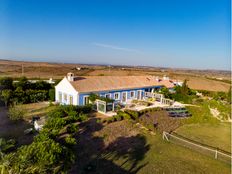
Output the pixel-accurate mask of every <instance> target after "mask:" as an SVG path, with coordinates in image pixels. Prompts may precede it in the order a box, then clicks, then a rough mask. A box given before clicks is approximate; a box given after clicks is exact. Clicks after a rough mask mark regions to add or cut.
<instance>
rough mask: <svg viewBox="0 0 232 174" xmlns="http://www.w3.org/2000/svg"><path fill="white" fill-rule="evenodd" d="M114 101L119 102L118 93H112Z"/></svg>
mask: <svg viewBox="0 0 232 174" xmlns="http://www.w3.org/2000/svg"><path fill="white" fill-rule="evenodd" d="M114 99H115V100H119V92H117V93H114Z"/></svg>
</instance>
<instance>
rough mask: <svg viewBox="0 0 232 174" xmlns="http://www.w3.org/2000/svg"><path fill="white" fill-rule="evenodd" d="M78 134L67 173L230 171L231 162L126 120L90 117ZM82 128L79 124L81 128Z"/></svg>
mask: <svg viewBox="0 0 232 174" xmlns="http://www.w3.org/2000/svg"><path fill="white" fill-rule="evenodd" d="M82 126H83V128H84V127H86V126H87V127H88V130H87V129H83V131H82V132H81V133H80V134H79V135H78V140H79V141H78V144H77V147H76V148H77V149H76V150H77V153H78V154H77V159H82V160H78V161H77V162H76V164H75V165H74V167H73V168H72V170H71V171H70V173H75V172H77V170H81V172H80V173H85V172H86V171H88V173H111V172H112V171H114V173H138V174H145V173H223V174H226V173H230V165H229V164H226V163H223V162H221V161H217V160H215V159H213V158H210V157H208V156H204V155H202V154H200V153H198V152H195V151H191V150H189V149H187V148H184V147H181V146H178V145H175V144H172V143H169V142H166V141H164V140H163V139H162V137H161V135H160V134H156V135H151V134H150V133H149V132H147V131H144V130H141V129H139V128H138V127H136V126H135V125H134V124H133V123H131V122H129V121H126V120H124V121H119V122H114V123H111V124H108V125H105V126H103V125H102V124H101V123H99V122H97V121H96V120H94V119H91V120H90V121H88V122H87V123H85V124H84V125H82ZM81 129H82V128H81Z"/></svg>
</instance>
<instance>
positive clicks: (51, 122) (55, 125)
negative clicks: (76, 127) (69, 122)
mask: <svg viewBox="0 0 232 174" xmlns="http://www.w3.org/2000/svg"><path fill="white" fill-rule="evenodd" d="M65 124H66V121H65V120H64V119H63V118H59V117H50V118H49V119H48V121H47V123H46V124H45V125H44V127H45V128H48V129H61V128H62V127H64V126H65Z"/></svg>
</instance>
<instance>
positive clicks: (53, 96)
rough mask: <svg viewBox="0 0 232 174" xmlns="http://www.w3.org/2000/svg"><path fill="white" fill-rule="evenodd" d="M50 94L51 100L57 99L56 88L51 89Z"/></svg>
mask: <svg viewBox="0 0 232 174" xmlns="http://www.w3.org/2000/svg"><path fill="white" fill-rule="evenodd" d="M48 95H49V100H50V101H55V89H49V92H48Z"/></svg>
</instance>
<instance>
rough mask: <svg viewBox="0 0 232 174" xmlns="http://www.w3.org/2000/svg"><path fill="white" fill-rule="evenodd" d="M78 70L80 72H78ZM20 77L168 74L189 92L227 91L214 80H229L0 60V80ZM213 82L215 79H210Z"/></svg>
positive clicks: (213, 74)
mask: <svg viewBox="0 0 232 174" xmlns="http://www.w3.org/2000/svg"><path fill="white" fill-rule="evenodd" d="M77 67H81V68H82V69H81V70H77V69H76V68H77ZM22 70H23V75H24V76H26V77H27V78H33V79H49V78H53V79H62V78H63V77H64V76H65V75H66V74H67V73H68V72H73V73H75V75H77V76H114V75H117V76H125V75H127V76H128V75H152V76H160V77H162V76H163V75H167V76H169V77H171V78H172V79H179V80H184V79H187V80H188V85H189V87H190V88H192V89H202V90H210V91H225V92H227V91H228V89H229V86H230V84H229V83H226V82H223V80H222V81H220V80H217V79H216V78H223V79H225V80H227V81H230V77H231V76H230V72H225V71H213V70H211V71H210V70H208V71H200V70H187V69H186V70H185V69H173V68H155V67H154V68H153V67H127V66H111V67H109V66H106V65H82V64H63V63H46V62H22V61H8V60H0V77H1V76H10V77H13V78H19V77H21V76H22ZM213 79H215V80H213Z"/></svg>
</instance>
